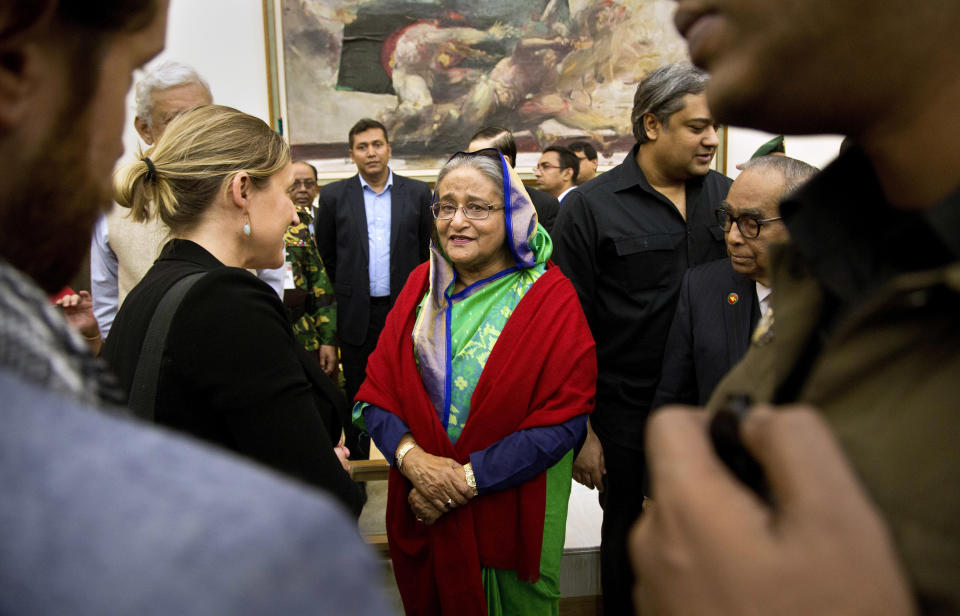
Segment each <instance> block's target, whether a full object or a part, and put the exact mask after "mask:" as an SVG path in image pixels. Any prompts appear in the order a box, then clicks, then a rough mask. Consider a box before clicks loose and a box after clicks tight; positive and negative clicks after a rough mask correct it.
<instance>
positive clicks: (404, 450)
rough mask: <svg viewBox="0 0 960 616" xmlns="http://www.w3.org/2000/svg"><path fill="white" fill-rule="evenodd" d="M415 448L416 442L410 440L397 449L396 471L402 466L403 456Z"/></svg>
mask: <svg viewBox="0 0 960 616" xmlns="http://www.w3.org/2000/svg"><path fill="white" fill-rule="evenodd" d="M416 446H417V442H416V441H414V440H413V439H410V440H409V441H407V442H406V443H404V444H402V445H400V446H399V447H397V470H400V467H401V466H403V456H405V455H407V454H408V453H409V452H410V450H411V449H413V448H414V447H416Z"/></svg>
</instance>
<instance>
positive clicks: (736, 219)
mask: <svg viewBox="0 0 960 616" xmlns="http://www.w3.org/2000/svg"><path fill="white" fill-rule="evenodd" d="M714 212H715V215H716V217H717V223H718V224H719V225H720V228H721V229H722V230H723V232H724V233H729V232H730V229H732V228H733V225H734V223H736V225H737V230H739V231H740V235H742V236H743V237H745V238H747V239H748V240H754V239H757V238H758V237H760V230H761V229H763V225H765V224H767V223H768V222H775V221H777V220H783V216H775V217H773V218H755V217H754V216H753V215H752V214H741V215H740V216H734V215H733V214H731V213H730V211H729V210H725V209H723V208H722V207H721V208H717V209H716V210H714ZM741 220H752V221H753V222H755V223H756V224H757V231H756V233H753V234H751V233H747V231H746V230H745V229H744V228H743V225H742V224H740V221H741Z"/></svg>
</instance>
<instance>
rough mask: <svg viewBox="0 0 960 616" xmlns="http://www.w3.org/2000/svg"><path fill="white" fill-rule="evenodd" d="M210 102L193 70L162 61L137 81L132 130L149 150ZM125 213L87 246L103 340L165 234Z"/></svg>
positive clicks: (106, 222) (106, 221)
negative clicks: (181, 118) (184, 115)
mask: <svg viewBox="0 0 960 616" xmlns="http://www.w3.org/2000/svg"><path fill="white" fill-rule="evenodd" d="M212 102H213V96H212V95H211V94H210V87H209V86H208V85H207V82H206V81H205V80H204V79H203V78H202V77H201V76H200V75H199V74H198V73H197V71H195V70H194V69H193V68H192V67H190V66H187V65H186V64H182V63H180V62H174V61H169V60H168V61H167V62H164V63H162V64H160V65H159V66H157V67H156V68H154V69H153V70H151V71H150V72H148V73H147V74H146V75H144V77H143V78H142V79H141V80H140V81H138V82H137V85H136V107H137V115H136V117H135V118H134V120H133V125H134V127H136V129H137V133H138V134H139V135H140V138H141V139H143V142H144V143H145V144H147V145H148V146H151V145H153V144H154V143H155V142H156V141H157V139H159V138H160V135H162V134H163V131H164V129H166V127H167V124H168V123H169V122H170V120H172V119H173V118H175V117H176V116H177V114H179V113H181V112H183V111H186V110H187V109H191V108H193V107H198V106H200V105H209V104H210V103H212ZM126 214H127V210H124V209H122V208H117V207H114V208H113V210H112V211H110V213H108V214H107V215H105V216H103V217H102V218H101V219H100V220H99V222H97V226H96V227H95V228H94V232H93V240H92V242H91V244H90V291H91V295H92V296H93V312H94V315H95V316H96V317H97V323H98V324H99V325H100V332H101V335H102V336H104V337H106V336H107V334H108V333H109V332H110V326H111V325H112V324H113V318H114V317H115V316H116V314H117V310H118V309H119V307H120V304H121V303H122V302H123V298H124V297H126V295H127V293H129V292H130V290H131V289H132V288H133V287H134V286H136V284H137V283H138V282H140V279H141V278H143V275H144V274H146V273H147V270H148V269H150V266H151V265H152V264H153V262H154V260H155V259H156V258H157V256H158V254H159V252H160V248H161V247H162V246H163V242H164V240H165V239H166V237H167V233H168V232H169V229H167V227H166V225H164V224H163V223H162V222H160V221H159V220H154V221H148V222H145V223H139V222H134V221H133V220H131V219H129V218H128V217H127V216H126Z"/></svg>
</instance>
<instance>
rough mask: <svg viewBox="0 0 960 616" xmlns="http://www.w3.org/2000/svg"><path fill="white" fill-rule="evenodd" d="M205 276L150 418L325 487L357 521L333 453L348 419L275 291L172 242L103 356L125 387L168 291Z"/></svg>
mask: <svg viewBox="0 0 960 616" xmlns="http://www.w3.org/2000/svg"><path fill="white" fill-rule="evenodd" d="M193 272H205V275H204V276H203V277H202V278H200V279H199V280H198V281H197V282H196V283H195V284H194V285H193V286H192V287H191V288H190V290H189V291H188V292H187V294H186V295H185V296H184V298H183V301H182V302H181V304H180V307H179V308H178V309H177V312H176V313H175V314H174V317H173V320H172V321H171V323H170V331H169V333H168V335H167V340H166V346H165V347H164V352H163V360H162V364H161V368H160V381H159V383H158V386H157V401H156V409H155V413H156V421H157V423H159V424H163V425H166V426H169V427H172V428H175V429H177V430H180V431H183V432H186V433H188V434H192V435H193V436H195V437H198V438H200V439H203V440H206V441H208V442H212V443H216V444H217V445H220V446H222V447H226V448H227V449H231V450H233V451H235V452H237V453H239V454H241V455H244V456H247V457H250V458H253V459H255V460H257V461H259V462H261V463H263V464H266V465H267V466H271V467H273V468H275V469H277V470H279V471H282V472H284V473H287V474H289V475H292V476H294V477H296V478H298V479H300V480H302V481H305V482H306V483H309V484H311V485H314V486H317V487H320V488H324V489H326V490H329V491H330V492H331V493H332V494H333V495H334V496H336V497H338V498H339V499H340V500H341V501H342V502H343V503H344V505H346V506H347V507H348V508H349V509H351V510H352V511H353V512H354V513H355V514H356V515H360V508H361V506H362V500H361V498H362V497H361V495H360V491H359V488H358V487H357V485H356V484H354V483H353V482H352V481H351V480H350V477H349V476H348V475H347V473H346V472H345V471H344V470H343V467H342V466H341V465H340V461H339V460H338V459H337V457H336V455H335V454H334V452H333V442H332V439H331V436H330V435H331V434H336V435H337V436H338V437H339V435H340V427H341V425H342V424H343V422H344V421H345V420H346V417H347V415H348V413H349V409H348V408H347V402H346V399H345V398H344V396H343V394H341V393H340V392H339V390H338V389H337V387H336V386H335V385H334V384H333V383H332V382H331V381H330V379H328V378H327V376H326V375H325V374H323V372H322V371H321V370H320V367H319V365H318V363H317V362H316V360H314V359H312V358H311V357H310V356H309V355H307V353H306V351H304V350H303V348H302V347H301V346H300V344H299V343H298V342H297V340H296V339H295V338H294V336H293V330H292V329H291V328H290V324H289V323H288V322H287V315H286V311H285V310H284V307H283V304H282V303H280V298H279V297H277V294H276V293H275V292H274V291H273V289H271V288H270V287H269V285H267V284H266V283H264V282H263V281H261V280H258V279H257V277H256V276H254V275H252V274H251V273H250V272H248V271H246V270H243V269H240V268H236V267H227V266H225V265H223V264H222V263H220V262H219V261H218V260H217V259H216V258H215V257H214V256H213V255H211V254H210V253H209V252H207V251H206V250H204V249H203V248H202V247H201V246H199V245H198V244H195V243H193V242H190V241H187V240H173V241H171V242H170V243H169V244H168V245H167V246H166V247H165V248H164V251H163V253H162V254H161V257H160V259H158V260H157V262H156V263H155V264H154V266H153V267H152V268H150V271H148V272H147V275H146V276H145V277H144V278H143V280H142V281H140V284H138V285H137V286H136V287H135V288H134V289H133V291H131V293H130V294H129V295H128V296H127V298H126V300H125V301H124V303H123V306H122V307H121V309H120V311H119V312H118V313H117V318H116V320H115V321H114V322H113V327H112V328H111V329H110V335H109V336H108V337H107V342H106V345H105V346H104V348H103V354H102V356H103V358H104V359H105V360H106V362H107V364H109V366H110V368H111V369H112V370H113V372H114V374H116V375H117V377H118V378H119V380H120V385H121V386H122V388H123V390H124V391H125V392H128V393H129V392H130V390H131V389H132V387H133V378H134V374H135V372H136V367H137V361H138V359H139V357H140V350H141V348H142V346H143V341H144V338H145V337H146V332H147V327H148V326H149V324H150V320H151V319H152V318H153V314H154V312H155V311H156V308H157V305H158V304H159V303H160V300H161V298H162V297H163V295H164V294H165V293H166V291H167V290H168V289H169V288H170V287H171V286H172V285H173V284H174V283H175V282H176V281H177V280H180V279H181V278H182V277H184V276H186V275H188V274H191V273H193Z"/></svg>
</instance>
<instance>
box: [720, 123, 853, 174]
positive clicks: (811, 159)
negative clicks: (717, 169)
mask: <svg viewBox="0 0 960 616" xmlns="http://www.w3.org/2000/svg"><path fill="white" fill-rule="evenodd" d="M774 137H775V135H771V134H769V133H764V132H762V131H758V130H753V129H750V128H738V127H736V126H731V127H729V133H728V136H727V175H729V176H730V177H732V178H735V177H737V175H739V174H740V172H739V171H737V167H736V165H737V164H738V163H742V162H744V161H746V160H749V159H750V156H751V155H753V153H754V152H756V151H757V148H759V147H760V146H761V145H763V144H764V143H766V142H767V141H769V140H770V139H773V138H774ZM842 139H843V137H841V136H838V135H815V136H808V137H795V136H787V137H786V138H785V139H784V142H783V143H784V147H785V149H786V150H787V156H790V157H792V158H796V159H799V160H802V161H803V162H805V163H809V164H811V165H813V166H815V167H820V168H821V169H822V168H823V167H824V166H826V165H827V164H828V163H829V162H830V161H832V160H833V159H834V158H836V157H837V153H838V152H839V150H840V141H841V140H842Z"/></svg>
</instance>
